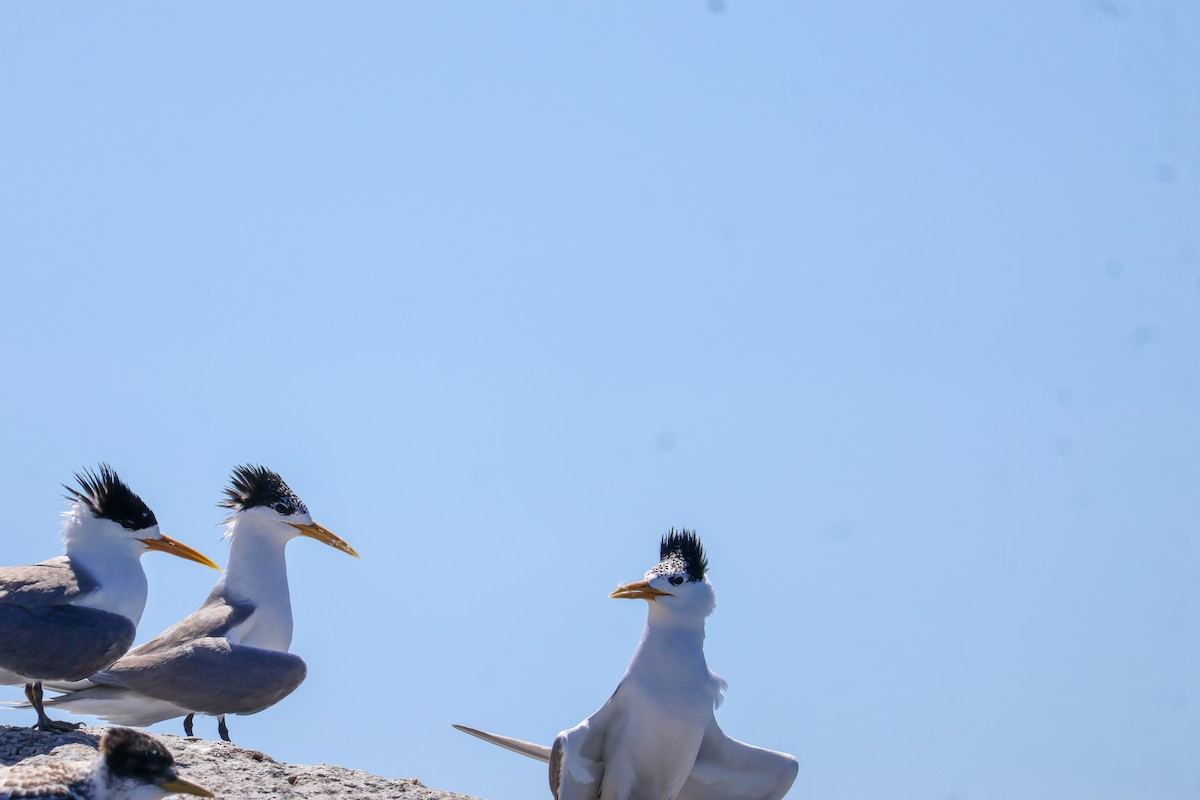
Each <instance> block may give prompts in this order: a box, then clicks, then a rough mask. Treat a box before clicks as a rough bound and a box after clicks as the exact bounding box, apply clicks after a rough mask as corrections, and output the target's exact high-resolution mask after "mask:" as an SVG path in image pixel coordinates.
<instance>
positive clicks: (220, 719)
mask: <svg viewBox="0 0 1200 800" xmlns="http://www.w3.org/2000/svg"><path fill="white" fill-rule="evenodd" d="M217 733H219V734H221V738H222V739H224V740H225V741H227V742H232V741H233V740H232V739H230V738H229V728H227V727H225V715H224V714H218V715H217Z"/></svg>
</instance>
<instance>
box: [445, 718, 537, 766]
mask: <svg viewBox="0 0 1200 800" xmlns="http://www.w3.org/2000/svg"><path fill="white" fill-rule="evenodd" d="M454 727H455V728H457V729H458V730H460V731H462V732H463V733H469V734H471V735H472V736H475V737H478V738H480V739H483V740H484V741H485V742H491V743H492V744H494V745H497V746H498V747H503V748H504V749H505V750H512V751H513V752H514V753H520V754H521V755H523V756H529V757H530V758H532V759H536V760H537V761H541V762H543V763H549V762H550V748H549V747H546V746H544V745H540V744H534V743H533V742H524V741H521V740H520V739H510V738H509V737H507V736H500V735H498V734H495V733H488V732H487V731H481V730H477V729H475V728H468V727H467V726H465V725H455V726H454Z"/></svg>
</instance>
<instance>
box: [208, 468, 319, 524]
mask: <svg viewBox="0 0 1200 800" xmlns="http://www.w3.org/2000/svg"><path fill="white" fill-rule="evenodd" d="M217 505H219V506H223V507H225V508H232V509H233V510H234V511H245V510H246V509H248V508H255V507H257V506H267V507H270V508H274V509H275V510H276V511H278V512H279V513H280V514H294V513H296V512H297V511H299V512H303V513H305V514H307V513H308V507H307V506H305V505H304V501H303V500H301V499H300V498H299V497H297V496H296V493H295V492H293V491H292V490H291V489H289V488H288V485H287V484H286V483H284V482H283V478H281V477H279V473H278V472H273V471H271V470H269V469H267V468H266V467H260V466H258V465H256V464H244V465H242V466H240V467H234V468H233V476H232V477H231V478H230V479H229V488H228V489H226V490H225V499H224V500H222V501H221V502H220V503H218V504H217Z"/></svg>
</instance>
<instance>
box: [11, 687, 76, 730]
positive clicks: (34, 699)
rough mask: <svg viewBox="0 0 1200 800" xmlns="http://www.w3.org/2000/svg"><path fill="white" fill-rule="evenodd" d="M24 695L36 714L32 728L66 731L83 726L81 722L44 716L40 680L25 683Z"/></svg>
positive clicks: (44, 710)
mask: <svg viewBox="0 0 1200 800" xmlns="http://www.w3.org/2000/svg"><path fill="white" fill-rule="evenodd" d="M25 696H26V697H27V698H29V704H30V705H31V706H33V710H34V711H36V712H37V715H38V721H37V724H36V725H34V726H33V729H34V730H37V731H54V732H55V733H66V732H67V731H73V730H75V729H76V728H82V727H83V723H81V722H55V721H54V720H52V719H50V718H49V717H48V716H46V709H45V707H44V706H43V705H42V698H43V695H42V682H41V681H36V682H34V683H27V684H25Z"/></svg>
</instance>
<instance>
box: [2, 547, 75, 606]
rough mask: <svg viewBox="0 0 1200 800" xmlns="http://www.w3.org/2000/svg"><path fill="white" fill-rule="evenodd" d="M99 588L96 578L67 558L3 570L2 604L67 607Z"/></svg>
mask: <svg viewBox="0 0 1200 800" xmlns="http://www.w3.org/2000/svg"><path fill="white" fill-rule="evenodd" d="M96 586H97V583H96V581H95V579H94V578H92V576H91V575H89V574H88V573H87V572H85V571H84V570H82V569H77V568H76V567H75V566H74V565H73V564H71V560H70V559H69V558H67V557H66V556H59V557H58V558H52V559H50V560H49V561H43V562H42V563H40V564H31V565H29V566H27V567H0V603H3V604H4V605H16V606H54V605H63V604H66V603H70V602H71V601H72V600H74V599H75V598H77V597H79V596H81V595H84V594H87V593H88V592H90V591H92V590H93V589H95V588H96Z"/></svg>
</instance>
